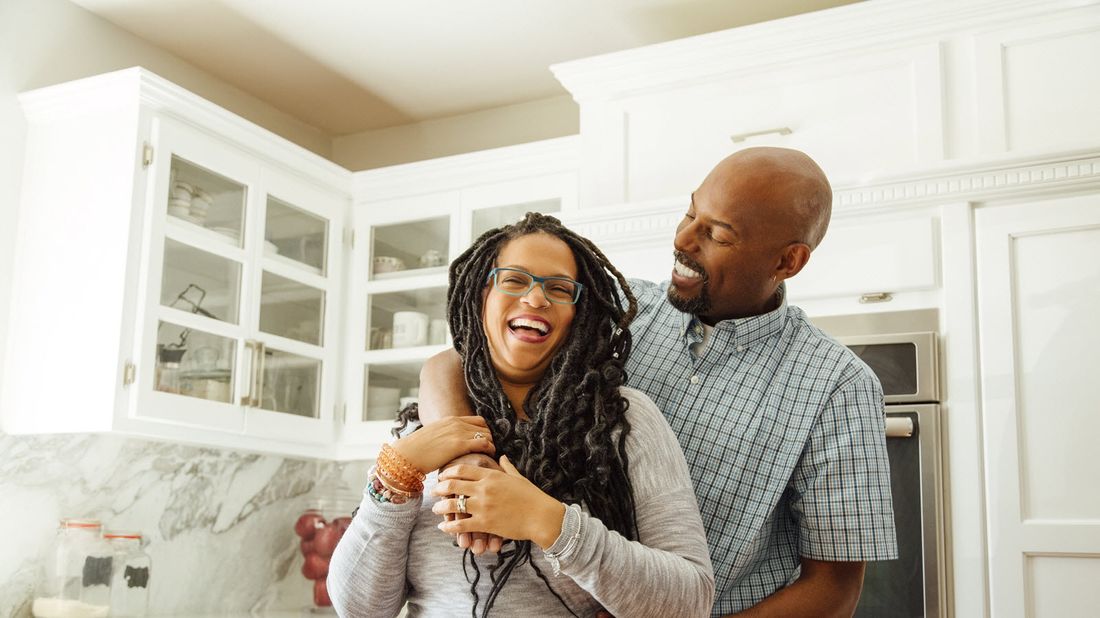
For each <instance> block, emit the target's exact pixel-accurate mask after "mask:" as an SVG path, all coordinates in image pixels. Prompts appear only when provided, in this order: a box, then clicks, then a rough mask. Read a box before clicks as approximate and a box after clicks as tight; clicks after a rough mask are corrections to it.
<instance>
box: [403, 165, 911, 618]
mask: <svg viewBox="0 0 1100 618" xmlns="http://www.w3.org/2000/svg"><path fill="white" fill-rule="evenodd" d="M831 204H832V190H831V188H830V186H829V182H828V180H827V179H826V177H825V174H824V173H823V172H822V171H821V168H820V167H818V166H817V164H816V163H814V161H813V160H812V159H810V157H808V156H806V155H805V154H804V153H801V152H798V151H795V150H789V149H781V148H751V149H746V150H742V151H739V152H737V153H735V154H733V155H730V156H729V157H727V158H726V159H724V160H723V161H721V162H720V163H719V164H718V165H717V166H716V167H715V168H714V169H713V170H712V171H711V172H710V174H708V175H707V177H706V178H705V179H704V180H703V183H702V184H701V185H700V186H699V188H698V189H697V190H696V191H695V192H694V193H693V194H692V196H691V205H690V206H689V207H688V210H687V212H686V213H685V214H684V218H683V220H682V221H681V222H680V225H679V226H678V227H677V229H676V238H675V240H674V243H673V245H674V252H673V254H674V262H673V268H672V273H671V279H670V280H669V281H667V282H665V283H663V284H654V283H650V282H647V281H631V282H630V285H631V288H632V290H633V292H634V293H635V295H636V296H637V297H638V302H639V309H640V311H639V314H638V317H637V318H636V319H635V321H634V323H633V324H632V326H631V332H632V334H633V337H634V349H633V351H632V353H631V356H630V358H629V360H628V364H627V372H628V375H629V382H630V385H631V386H633V387H635V388H638V389H640V390H642V391H643V392H645V393H646V394H647V395H649V397H650V398H651V399H653V401H655V402H656V403H657V405H658V406H659V407H660V408H661V410H662V411H663V413H664V415H665V418H666V419H667V420H668V422H669V424H670V425H671V426H672V429H673V431H675V432H676V435H677V437H678V439H679V442H680V446H681V447H682V448H683V450H684V455H685V457H686V458H687V462H688V466H689V468H690V471H691V476H692V481H693V482H694V484H695V493H696V497H697V499H698V502H699V508H700V511H701V513H702V516H703V524H704V525H705V527H706V529H707V541H708V544H709V546H710V554H711V561H712V562H713V564H714V571H715V572H714V575H715V583H716V587H717V589H716V595H715V605H714V608H713V611H712V615H714V616H724V615H732V614H737V615H741V616H850V615H851V614H852V613H853V611H854V610H855V607H856V604H857V602H858V601H859V593H860V590H861V589H862V586H863V572H864V566H865V563H866V562H867V561H870V560H888V559H893V558H896V557H897V544H896V540H895V531H894V516H893V505H892V502H891V496H890V477H889V461H888V460H887V457H886V440H885V412H884V409H883V400H882V390H881V387H880V386H879V383H878V380H877V379H876V378H875V376H874V374H873V373H872V372H871V371H870V369H868V368H867V366H866V365H864V364H863V363H862V362H861V361H860V360H859V359H858V358H856V356H855V355H854V354H852V353H851V352H850V351H849V350H848V349H847V348H845V347H844V346H843V345H840V344H839V343H837V342H835V341H833V340H832V339H830V338H829V337H828V336H827V335H825V334H824V333H822V332H821V331H820V330H818V329H817V328H815V327H814V326H813V325H811V324H810V323H809V321H808V320H807V319H806V315H805V314H804V313H803V312H802V310H800V309H799V308H797V307H794V306H791V305H788V304H787V302H786V293H785V292H786V288H785V286H784V281H786V280H787V279H790V278H791V277H794V276H795V275H797V274H798V273H799V272H800V271H801V270H802V268H803V267H804V266H805V265H806V263H807V262H808V261H809V259H810V255H811V253H812V252H813V250H814V249H815V248H816V247H817V245H818V244H819V243H820V242H821V239H822V238H823V237H824V235H825V231H826V229H827V227H828V223H829V216H830V212H831ZM464 389H465V386H464V384H463V381H462V377H461V367H460V366H459V364H458V360H457V354H454V353H453V352H445V353H443V354H440V355H438V356H437V357H435V358H433V359H431V360H429V362H428V363H427V364H426V365H425V369H424V371H423V373H422V381H421V389H420V396H421V416H422V417H423V418H424V420H425V421H429V422H430V420H432V419H433V418H437V417H438V416H440V415H444V414H446V415H450V414H467V413H469V404H468V403H467V402H466V399H465V391H464ZM643 541H644V539H643ZM477 542H478V543H482V542H483V541H482V540H480V539H479V540H478V541H477ZM481 548H482V546H481V545H479V546H478V549H479V550H480V549H481Z"/></svg>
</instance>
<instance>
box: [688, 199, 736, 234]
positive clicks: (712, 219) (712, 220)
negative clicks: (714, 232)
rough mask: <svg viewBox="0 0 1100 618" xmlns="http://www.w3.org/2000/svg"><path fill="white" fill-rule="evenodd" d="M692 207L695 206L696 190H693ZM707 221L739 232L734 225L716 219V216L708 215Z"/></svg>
mask: <svg viewBox="0 0 1100 618" xmlns="http://www.w3.org/2000/svg"><path fill="white" fill-rule="evenodd" d="M691 207H692V208H695V192H694V191H692V192H691ZM707 221H709V222H710V224H711V225H715V226H718V227H720V228H722V229H724V230H729V231H731V232H733V233H734V234H736V233H737V230H735V229H733V226H732V225H730V224H729V223H726V222H725V221H722V220H721V219H715V218H714V217H707Z"/></svg>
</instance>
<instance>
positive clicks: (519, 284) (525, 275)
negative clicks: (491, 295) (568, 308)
mask: <svg viewBox="0 0 1100 618" xmlns="http://www.w3.org/2000/svg"><path fill="white" fill-rule="evenodd" d="M489 279H492V280H493V285H494V286H495V287H496V289H498V290H500V291H501V292H504V293H505V294H507V295H509V296H526V295H527V293H528V292H530V291H531V288H533V287H535V284H536V283H537V284H539V285H541V286H542V293H543V294H544V295H545V296H546V300H548V301H550V302H552V303H558V304H560V305H574V304H576V303H577V301H578V300H580V297H581V291H582V290H584V286H583V285H582V284H581V283H579V282H577V281H573V280H572V279H569V278H566V277H536V276H535V275H532V274H531V273H529V272H527V271H525V270H519V269H517V268H494V269H493V270H490V271H489V277H488V279H486V280H485V281H486V283H488V281H489Z"/></svg>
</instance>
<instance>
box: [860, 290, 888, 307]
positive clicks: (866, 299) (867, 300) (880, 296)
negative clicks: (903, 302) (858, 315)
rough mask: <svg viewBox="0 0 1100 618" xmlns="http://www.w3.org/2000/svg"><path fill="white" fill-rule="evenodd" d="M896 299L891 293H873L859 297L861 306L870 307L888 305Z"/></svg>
mask: <svg viewBox="0 0 1100 618" xmlns="http://www.w3.org/2000/svg"><path fill="white" fill-rule="evenodd" d="M893 299H894V295H893V294H891V293H889V292H872V293H869V294H863V295H861V296H860V297H859V304H861V305H868V304H872V303H888V302H890V301H891V300H893Z"/></svg>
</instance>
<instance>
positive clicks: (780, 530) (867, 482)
mask: <svg viewBox="0 0 1100 618" xmlns="http://www.w3.org/2000/svg"><path fill="white" fill-rule="evenodd" d="M630 284H631V289H632V290H633V291H634V294H635V295H636V296H637V297H638V303H639V315H638V317H637V318H636V319H635V321H634V323H633V324H632V325H631V331H632V333H633V339H634V349H633V352H632V353H631V357H630V361H629V363H628V365H627V371H628V376H629V378H628V383H629V384H630V385H631V386H633V387H635V388H637V389H640V390H641V391H643V392H644V393H646V394H647V395H649V397H650V398H651V399H653V401H655V402H656V403H657V405H658V407H660V408H661V411H662V412H663V413H664V415H665V418H667V419H668V422H669V424H670V425H671V426H672V429H673V431H674V432H675V433H676V436H677V438H678V439H679V441H680V446H681V447H682V448H683V450H684V456H685V457H686V458H687V463H688V467H689V469H690V470H691V477H692V481H693V482H694V484H695V494H696V497H697V498H698V500H699V508H700V509H701V511H702V515H703V525H704V526H705V527H706V530H707V541H708V545H709V546H710V553H711V561H712V562H713V563H714V576H715V583H716V586H717V590H716V595H715V605H714V612H713V613H714V615H722V614H726V613H733V612H736V611H740V610H742V609H745V608H748V607H751V606H752V605H755V604H756V603H758V602H760V601H761V600H762V599H764V598H765V597H767V596H769V595H771V594H772V593H774V592H775V591H777V590H779V589H780V588H782V587H784V586H786V585H787V584H789V583H791V582H792V581H794V580H795V579H796V578H797V576H798V567H799V557H800V556H804V557H806V558H811V559H815V560H826V561H867V560H887V559H892V558H896V557H897V553H898V552H897V543H896V540H895V533H894V510H893V504H892V500H891V496H890V466H889V461H888V460H887V457H886V439H885V428H884V423H885V417H884V410H883V401H882V389H881V387H880V386H879V383H878V379H877V378H876V377H875V375H874V374H873V373H872V372H871V370H870V369H869V368H868V367H867V366H866V365H864V364H863V363H862V362H861V361H860V360H859V359H858V358H857V357H856V356H855V355H854V354H852V353H851V351H849V350H848V349H847V348H845V347H844V346H843V345H841V344H839V343H837V342H836V341H834V340H832V339H830V338H829V337H828V336H826V335H825V334H824V333H822V332H821V331H820V330H818V329H817V328H816V327H814V326H813V325H811V324H810V323H809V321H808V320H807V319H806V315H805V314H804V313H803V312H802V310H801V309H799V308H797V307H793V306H788V305H787V303H786V298H785V288H784V287H780V294H781V295H783V299H782V302H781V304H780V306H779V308H778V309H776V310H775V311H772V312H770V313H766V314H763V315H759V316H753V317H749V318H743V319H736V320H725V321H722V322H719V323H718V324H716V325H715V327H714V329H713V331H712V332H711V333H710V336H709V338H708V340H707V345H706V348H705V350H704V351H703V354H702V356H701V357H699V358H697V357H695V356H694V355H693V354H692V352H691V348H690V347H689V346H691V345H692V344H695V343H698V342H701V341H702V340H703V333H704V330H703V325H702V323H701V322H700V321H699V320H698V319H697V318H695V317H694V316H691V315H688V314H684V313H681V312H679V311H677V310H676V309H675V308H673V307H672V306H671V305H670V304H669V303H668V301H667V300H666V290H667V285H668V283H667V282H665V283H663V284H661V285H657V284H654V283H650V282H648V281H633V280H632V281H631V282H630Z"/></svg>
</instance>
